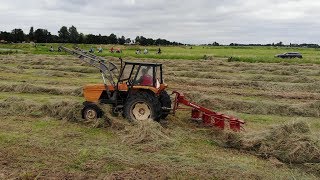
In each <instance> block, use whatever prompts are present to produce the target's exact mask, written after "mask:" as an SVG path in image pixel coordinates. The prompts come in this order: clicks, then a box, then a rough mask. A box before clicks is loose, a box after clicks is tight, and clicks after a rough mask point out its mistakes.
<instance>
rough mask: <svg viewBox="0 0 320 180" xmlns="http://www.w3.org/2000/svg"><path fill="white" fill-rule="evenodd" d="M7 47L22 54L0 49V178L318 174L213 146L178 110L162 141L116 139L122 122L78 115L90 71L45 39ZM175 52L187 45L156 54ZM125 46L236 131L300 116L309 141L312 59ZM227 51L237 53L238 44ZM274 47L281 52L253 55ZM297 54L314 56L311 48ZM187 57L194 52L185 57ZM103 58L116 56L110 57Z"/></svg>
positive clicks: (315, 133) (316, 91)
mask: <svg viewBox="0 0 320 180" xmlns="http://www.w3.org/2000/svg"><path fill="white" fill-rule="evenodd" d="M14 46H15V45H6V47H4V48H10V49H15V48H19V49H21V50H22V51H23V52H26V53H14V54H10V55H0V117H1V118H0V127H1V131H0V179H9V178H21V179H48V178H57V179H128V178H141V179H167V178H170V179H239V178H241V179H319V178H320V173H319V172H320V165H319V162H316V163H314V162H306V163H299V164H296V163H288V162H281V161H280V160H277V159H275V157H266V156H261V155H257V154H256V153H252V152H251V151H250V152H251V153H250V152H248V151H247V150H239V149H237V148H226V147H224V146H221V145H220V144H219V142H218V141H217V140H216V136H217V134H215V133H212V131H211V130H210V129H207V128H204V127H201V126H198V125H196V124H194V123H192V122H190V120H189V116H190V114H189V112H184V111H181V112H178V113H177V115H176V116H172V115H169V118H168V122H167V123H166V125H165V128H164V129H165V135H164V136H163V137H164V138H165V139H166V140H165V141H164V142H162V141H161V139H156V140H155V141H152V142H149V143H148V142H147V143H145V142H143V141H141V142H139V143H136V144H132V143H129V142H130V141H127V140H126V139H125V137H128V135H129V136H130V129H129V130H128V129H127V128H126V127H124V125H122V124H119V125H113V126H111V127H109V126H108V127H101V128H95V127H92V125H88V124H86V122H83V121H81V118H80V117H79V116H80V115H79V113H80V110H81V103H82V101H83V100H84V99H83V98H82V92H81V87H82V86H83V85H85V84H90V83H101V82H102V81H101V79H100V75H99V72H98V71H97V70H95V69H94V68H91V67H88V66H86V65H85V64H82V63H80V61H78V60H77V59H75V58H74V57H72V56H67V55H64V54H61V55H58V53H50V54H49V53H47V52H46V53H45V51H44V49H45V48H47V46H48V45H47V46H41V48H43V50H39V51H37V50H34V49H33V48H32V47H29V46H28V45H16V46H17V47H14ZM18 46H21V47H18ZM22 46H23V47H22ZM86 47H90V46H89V45H86ZM28 48H29V49H28ZM38 48H39V46H38ZM155 48H156V47H154V49H155ZM176 49H181V50H179V51H181V54H184V52H187V51H188V52H189V54H188V53H186V54H185V57H183V58H186V59H187V60H185V61H182V60H174V59H175V58H169V57H167V56H166V51H168V53H169V52H174V51H176ZM131 51H132V52H134V49H132V50H131ZM131 51H130V50H128V53H129V54H128V57H127V58H124V59H125V60H131V61H145V62H159V63H163V64H164V77H165V82H166V83H167V84H168V85H169V91H172V90H178V91H181V92H183V93H184V94H185V95H186V96H187V97H188V98H189V99H192V100H193V101H194V102H197V103H199V104H201V105H204V106H206V107H208V108H211V109H214V110H217V111H220V112H223V113H226V114H229V115H234V116H237V117H239V118H241V119H243V120H245V121H246V125H245V129H246V131H244V132H242V133H241V135H244V136H247V135H249V136H250V135H251V136H252V134H253V136H257V137H258V135H257V134H258V133H259V132H262V133H263V132H265V131H266V130H267V129H268V128H270V127H272V126H275V125H280V124H283V123H289V122H293V121H294V122H298V121H299V122H304V123H307V124H308V125H309V126H310V128H311V132H310V135H309V136H310V138H312V139H314V140H315V141H319V135H320V134H319V130H320V121H319V120H320V118H319V116H320V78H319V75H320V65H318V64H313V63H310V62H308V63H288V62H281V63H270V62H271V61H268V63H247V62H228V60H227V59H226V58H214V57H223V56H227V55H224V53H223V52H224V51H226V48H221V49H219V47H216V48H213V49H208V48H207V49H206V48H202V47H194V48H193V49H186V48H182V47H175V48H172V49H170V48H169V47H166V48H163V51H164V54H163V55H160V57H155V58H152V59H151V58H150V57H151V55H150V57H148V56H147V57H144V59H142V60H141V59H137V58H134V57H135V55H134V54H130V53H132V52H131ZM192 51H195V52H197V53H195V55H194V54H193V53H192ZM227 51H229V52H234V53H235V54H238V55H241V53H243V55H244V54H245V53H244V52H242V51H243V49H228V48H227ZM250 51H251V50H250V49H248V52H250ZM252 51H253V50H252ZM255 51H257V49H256V50H255ZM277 51H283V49H280V50H279V49H278V50H277V49H270V50H265V51H263V52H261V54H269V53H270V54H272V53H276V52H277ZM299 51H300V50H299ZM305 51H306V55H307V52H308V53H310V57H311V56H315V59H314V60H312V61H317V53H316V52H317V51H316V50H311V49H306V50H305ZM204 52H212V54H209V53H208V55H213V58H212V60H201V56H203V55H202V53H204ZM301 52H302V50H301ZM313 52H314V54H313ZM219 53H220V54H219ZM103 55H105V56H110V54H107V53H105V54H103ZM189 55H190V57H189ZM196 55H197V56H199V58H198V57H197V58H193V56H196ZM142 56H143V55H142ZM159 58H167V59H159ZM177 59H180V58H177ZM193 59H197V60H193ZM304 60H305V59H303V60H302V61H304ZM111 61H114V62H118V61H117V58H111ZM294 61H298V60H294ZM157 128H158V127H157ZM157 128H156V129H155V130H154V131H155V132H157V130H158V129H157ZM151 130H153V129H151ZM134 132H136V131H134ZM128 133H129V134H128ZM309 136H308V137H309ZM161 137H162V135H161ZM301 138H302V137H301ZM301 138H300V139H301ZM297 141H298V142H299V139H297ZM301 146H304V144H301ZM309 146H311V144H309ZM297 147H299V146H297ZM304 148H306V147H304ZM300 149H301V148H300ZM300 149H299V148H298V149H297V150H299V151H300ZM297 150H296V151H297Z"/></svg>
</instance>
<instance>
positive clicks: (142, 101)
mask: <svg viewBox="0 0 320 180" xmlns="http://www.w3.org/2000/svg"><path fill="white" fill-rule="evenodd" d="M123 113H124V116H125V117H126V118H127V119H129V120H130V121H146V120H148V119H153V120H156V121H158V120H159V119H160V117H161V104H160V102H159V100H158V98H156V96H155V95H154V94H152V93H149V92H146V91H141V92H138V93H136V94H132V95H130V97H129V98H128V99H127V102H126V103H125V105H124V112H123Z"/></svg>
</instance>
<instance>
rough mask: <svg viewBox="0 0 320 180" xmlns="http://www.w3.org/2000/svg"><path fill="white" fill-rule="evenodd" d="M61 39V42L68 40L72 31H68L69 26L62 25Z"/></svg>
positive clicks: (59, 32)
mask: <svg viewBox="0 0 320 180" xmlns="http://www.w3.org/2000/svg"><path fill="white" fill-rule="evenodd" d="M58 34H59V39H60V41H61V42H68V41H69V36H70V33H69V31H68V28H67V27H66V26H62V27H61V28H60V30H59V31H58Z"/></svg>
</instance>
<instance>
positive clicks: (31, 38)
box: [28, 26, 34, 41]
mask: <svg viewBox="0 0 320 180" xmlns="http://www.w3.org/2000/svg"><path fill="white" fill-rule="evenodd" d="M28 39H29V41H34V30H33V27H32V26H31V28H30V31H29V34H28Z"/></svg>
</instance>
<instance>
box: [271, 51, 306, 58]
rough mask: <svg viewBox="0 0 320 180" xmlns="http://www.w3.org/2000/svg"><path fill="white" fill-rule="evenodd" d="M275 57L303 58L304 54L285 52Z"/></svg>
mask: <svg viewBox="0 0 320 180" xmlns="http://www.w3.org/2000/svg"><path fill="white" fill-rule="evenodd" d="M275 57H278V58H302V55H301V54H300V53H298V52H288V53H284V54H277V55H275Z"/></svg>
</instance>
